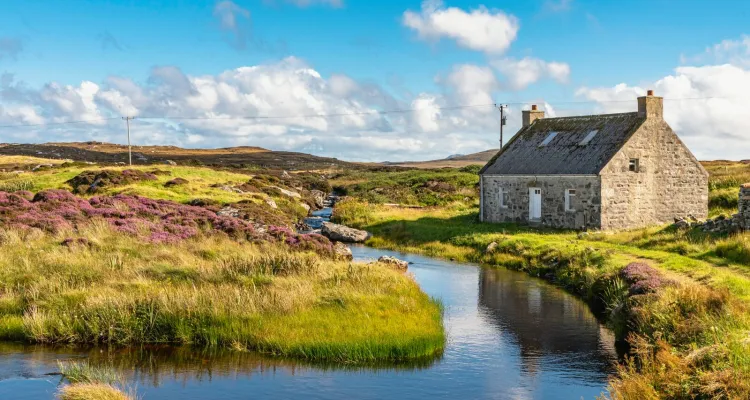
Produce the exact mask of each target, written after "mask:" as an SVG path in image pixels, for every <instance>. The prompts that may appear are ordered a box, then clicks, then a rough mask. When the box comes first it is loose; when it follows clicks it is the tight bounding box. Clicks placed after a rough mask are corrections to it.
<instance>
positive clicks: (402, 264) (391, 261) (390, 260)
mask: <svg viewBox="0 0 750 400" xmlns="http://www.w3.org/2000/svg"><path fill="white" fill-rule="evenodd" d="M378 262H379V263H383V264H388V265H390V266H393V267H395V268H396V269H398V270H400V271H406V269H407V268H409V262H408V261H404V260H399V259H398V258H396V257H391V256H380V258H378Z"/></svg>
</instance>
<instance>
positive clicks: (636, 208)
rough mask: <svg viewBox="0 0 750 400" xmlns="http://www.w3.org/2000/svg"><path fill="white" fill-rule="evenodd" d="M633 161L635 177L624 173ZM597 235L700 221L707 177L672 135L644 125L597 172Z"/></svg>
mask: <svg viewBox="0 0 750 400" xmlns="http://www.w3.org/2000/svg"><path fill="white" fill-rule="evenodd" d="M633 158H637V159H638V167H639V170H638V172H631V171H630V170H629V164H630V160H631V159H633ZM601 185H602V194H601V197H602V199H601V202H602V204H601V207H602V229H623V228H634V227H641V226H647V225H654V224H663V223H668V222H674V220H675V218H690V217H693V218H696V219H705V218H706V216H707V215H708V173H707V172H706V170H705V169H703V167H702V166H701V165H700V163H699V162H698V160H696V159H695V157H694V156H693V155H692V154H691V153H690V151H689V150H688V149H687V147H685V145H684V144H683V143H682V141H680V139H679V138H678V137H677V135H675V133H674V132H673V131H672V129H671V128H670V127H669V125H667V123H666V122H664V121H663V120H662V119H659V118H650V119H647V120H646V121H645V122H644V123H643V124H642V125H641V127H640V128H639V129H638V130H637V131H636V132H635V133H634V134H633V136H632V137H631V139H630V140H628V141H627V142H626V144H625V145H624V146H623V148H622V149H620V151H619V152H618V153H617V154H615V156H614V157H613V158H612V159H611V160H610V161H609V163H607V165H606V166H605V167H604V168H603V169H602V171H601Z"/></svg>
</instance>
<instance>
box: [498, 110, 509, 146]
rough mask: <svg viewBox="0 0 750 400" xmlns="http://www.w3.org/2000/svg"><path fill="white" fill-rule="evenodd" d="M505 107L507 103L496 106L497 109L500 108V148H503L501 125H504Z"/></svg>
mask: <svg viewBox="0 0 750 400" xmlns="http://www.w3.org/2000/svg"><path fill="white" fill-rule="evenodd" d="M506 108H508V105H507V104H500V106H499V107H497V109H498V110H500V149H502V148H503V126H505V122H506V118H507V117H506V116H505V112H504V111H505V109H506Z"/></svg>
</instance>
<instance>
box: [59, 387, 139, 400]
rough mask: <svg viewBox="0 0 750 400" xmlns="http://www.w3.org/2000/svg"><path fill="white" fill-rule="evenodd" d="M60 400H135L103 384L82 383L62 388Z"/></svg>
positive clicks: (133, 397) (131, 396)
mask: <svg viewBox="0 0 750 400" xmlns="http://www.w3.org/2000/svg"><path fill="white" fill-rule="evenodd" d="M59 398H60V400H135V398H136V397H135V396H133V395H130V394H127V393H124V392H123V391H121V390H120V389H118V388H116V387H114V386H112V385H108V384H104V383H82V384H77V385H68V386H63V387H62V388H61V389H60V393H59Z"/></svg>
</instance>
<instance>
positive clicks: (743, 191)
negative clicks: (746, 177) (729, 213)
mask: <svg viewBox="0 0 750 400" xmlns="http://www.w3.org/2000/svg"><path fill="white" fill-rule="evenodd" d="M737 217H738V218H739V219H740V226H741V227H742V229H744V230H750V183H746V184H744V185H742V186H740V202H739V212H738V213H737Z"/></svg>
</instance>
